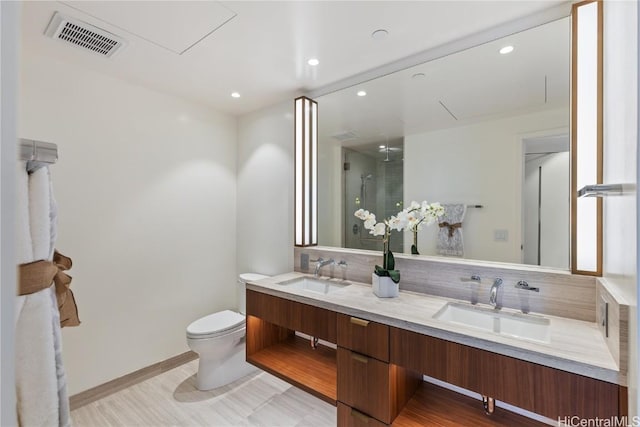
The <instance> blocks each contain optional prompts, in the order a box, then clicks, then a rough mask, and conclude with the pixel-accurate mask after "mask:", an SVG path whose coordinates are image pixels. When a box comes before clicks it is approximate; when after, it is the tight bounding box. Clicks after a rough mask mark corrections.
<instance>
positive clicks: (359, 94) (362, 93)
mask: <svg viewBox="0 0 640 427" xmlns="http://www.w3.org/2000/svg"><path fill="white" fill-rule="evenodd" d="M356 95H358V96H367V92H365V91H363V90H359V91H358V93H356Z"/></svg>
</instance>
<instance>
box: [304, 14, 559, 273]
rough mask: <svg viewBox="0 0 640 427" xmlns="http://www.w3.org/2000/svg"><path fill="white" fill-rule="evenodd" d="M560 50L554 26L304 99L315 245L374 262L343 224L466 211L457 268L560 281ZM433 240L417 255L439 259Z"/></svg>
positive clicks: (357, 232) (356, 229)
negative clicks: (313, 130)
mask: <svg viewBox="0 0 640 427" xmlns="http://www.w3.org/2000/svg"><path fill="white" fill-rule="evenodd" d="M570 45H571V30H570V21H569V18H563V19H560V20H557V21H553V22H550V23H547V24H545V25H541V26H538V27H535V28H532V29H529V30H526V31H523V32H520V33H516V34H513V35H510V36H508V37H505V38H503V39H500V40H495V41H493V42H490V43H486V44H483V45H479V46H476V47H474V48H471V49H467V50H464V51H461V52H458V53H454V54H452V55H449V56H446V57H443V58H439V59H436V60H433V61H429V62H427V63H424V64H421V65H418V66H414V67H411V68H409V69H406V70H403V71H399V72H396V73H393V74H390V75H387V76H384V77H381V78H378V79H375V80H371V81H368V82H364V83H361V84H358V85H357V86H354V87H351V88H347V89H343V90H340V91H337V92H334V93H331V94H328V95H324V96H321V97H318V98H316V100H317V101H318V105H319V112H320V117H321V120H320V121H319V128H318V141H319V145H318V148H319V178H318V179H319V244H320V245H324V246H337V247H349V248H361V249H372V250H380V249H381V248H382V243H381V241H379V239H378V238H375V237H374V236H372V235H370V234H369V233H368V231H367V230H365V229H363V224H362V221H361V220H359V219H358V218H356V217H354V216H353V213H354V212H355V211H356V210H357V209H360V208H364V209H367V210H369V211H371V212H374V213H375V214H376V215H377V216H378V217H379V218H383V217H389V216H391V215H393V214H396V213H397V212H399V211H400V210H402V209H403V208H404V206H405V205H407V204H408V203H410V202H411V201H412V200H416V201H422V200H427V201H428V202H440V203H442V204H451V205H462V206H465V207H468V206H474V208H466V212H464V213H463V214H462V221H461V230H462V236H463V239H462V246H461V249H462V253H463V255H462V257H464V258H469V259H476V260H487V261H501V262H510V263H526V264H535V265H542V266H547V267H557V268H562V269H568V268H569V246H570V215H569V205H570V204H569V202H570V191H569V189H570V182H569V179H570V175H569V167H570V160H569V157H570V156H569V141H568V134H569V123H570V111H569V106H570V60H571V58H570ZM507 46H511V47H512V49H511V50H509V49H504V48H505V47H507ZM501 51H502V52H507V53H501ZM361 90H364V91H366V93H367V95H366V96H357V92H358V91H361ZM475 206H482V207H481V208H475ZM442 233H443V229H442V228H441V227H438V226H435V227H425V228H424V229H423V230H421V231H420V232H419V234H418V242H419V248H418V249H419V252H420V254H422V255H443V256H444V253H443V251H442V250H441V249H439V248H438V239H439V238H442V237H441V234H442ZM445 234H446V233H445ZM391 242H392V245H393V246H392V250H395V251H396V252H405V253H410V248H411V244H412V243H413V236H412V235H411V234H406V235H402V234H401V233H398V232H393V234H392V237H391Z"/></svg>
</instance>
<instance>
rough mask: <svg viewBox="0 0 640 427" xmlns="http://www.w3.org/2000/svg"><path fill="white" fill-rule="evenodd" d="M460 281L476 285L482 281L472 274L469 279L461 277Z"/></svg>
mask: <svg viewBox="0 0 640 427" xmlns="http://www.w3.org/2000/svg"><path fill="white" fill-rule="evenodd" d="M460 281H461V282H476V283H480V282H481V281H482V279H481V278H480V276H478V275H477V274H474V275H472V276H471V277H470V278H469V277H461V278H460Z"/></svg>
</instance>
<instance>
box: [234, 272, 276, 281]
mask: <svg viewBox="0 0 640 427" xmlns="http://www.w3.org/2000/svg"><path fill="white" fill-rule="evenodd" d="M239 277H240V280H242V281H243V282H254V281H256V280H260V279H266V278H267V277H270V276H265V275H264V274H258V273H242V274H240V276H239Z"/></svg>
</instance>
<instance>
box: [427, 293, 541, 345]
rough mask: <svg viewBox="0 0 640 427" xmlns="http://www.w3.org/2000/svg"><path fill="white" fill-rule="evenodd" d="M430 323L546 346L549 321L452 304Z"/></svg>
mask: <svg viewBox="0 0 640 427" xmlns="http://www.w3.org/2000/svg"><path fill="white" fill-rule="evenodd" d="M433 318H434V319H438V320H442V321H445V322H449V323H454V324H458V325H464V326H468V327H470V328H475V329H480V330H483V331H487V332H493V333H496V334H500V335H505V336H509V337H514V338H520V339H525V340H531V341H537V342H549V339H550V332H549V319H547V318H546V317H542V316H537V315H533V314H521V313H512V312H508V311H500V310H495V309H491V308H485V307H478V306H474V305H469V304H462V303H456V302H450V303H447V304H446V305H445V306H444V307H442V309H440V311H438V312H437V313H436V314H434V316H433Z"/></svg>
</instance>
